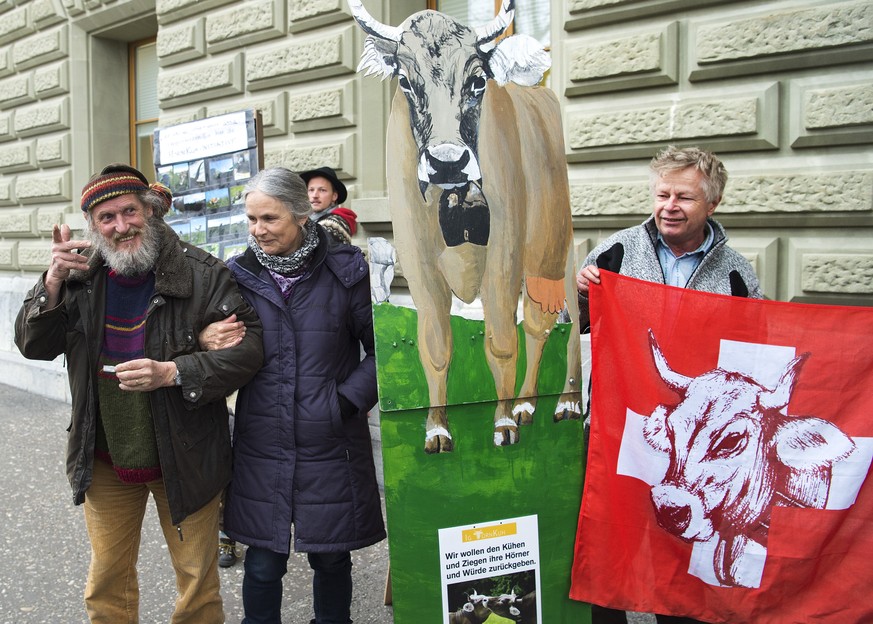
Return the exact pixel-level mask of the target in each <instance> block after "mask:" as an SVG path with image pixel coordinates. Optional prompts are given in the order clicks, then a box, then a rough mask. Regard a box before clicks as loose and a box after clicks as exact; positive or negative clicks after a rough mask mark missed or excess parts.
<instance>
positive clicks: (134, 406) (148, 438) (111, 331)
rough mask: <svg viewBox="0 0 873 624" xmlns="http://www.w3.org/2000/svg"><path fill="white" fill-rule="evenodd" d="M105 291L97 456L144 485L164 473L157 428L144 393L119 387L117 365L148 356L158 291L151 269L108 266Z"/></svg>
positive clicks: (125, 477)
mask: <svg viewBox="0 0 873 624" xmlns="http://www.w3.org/2000/svg"><path fill="white" fill-rule="evenodd" d="M106 283H107V291H106V326H105V328H104V335H103V350H102V352H101V354H100V369H99V371H98V373H97V391H98V397H99V401H100V417H99V420H98V431H97V443H96V449H95V453H96V455H97V457H99V458H101V459H103V460H104V461H108V462H109V463H111V464H112V467H113V468H114V469H115V472H116V474H118V477H119V479H121V481H123V482H125V483H145V482H148V481H154V480H155V479H158V478H160V476H161V466H160V460H159V458H158V447H157V442H156V439H155V426H154V422H153V420H152V414H151V410H150V407H149V397H148V394H147V393H145V392H130V391H123V390H120V389H119V387H118V378H117V377H116V376H115V374H114V373H107V372H104V370H103V367H104V366H105V365H112V366H114V365H116V364H119V363H121V362H127V361H128V360H135V359H139V358H142V357H144V344H145V324H146V311H147V310H148V305H149V300H150V299H151V296H152V293H154V289H155V275H154V273H152V272H149V273H147V274H146V275H144V276H142V277H137V278H128V277H123V276H121V275H117V274H116V273H115V272H114V271H112V270H109V275H108V280H107V282H106Z"/></svg>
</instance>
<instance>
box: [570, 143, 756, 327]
mask: <svg viewBox="0 0 873 624" xmlns="http://www.w3.org/2000/svg"><path fill="white" fill-rule="evenodd" d="M649 169H650V172H651V187H652V195H653V196H654V209H653V211H652V216H651V217H649V218H648V219H646V220H645V221H644V222H643V223H641V224H640V225H635V226H634V227H630V228H627V229H625V230H621V231H619V232H616V233H615V234H613V235H612V236H610V237H609V238H607V239H606V240H605V241H603V242H602V243H600V244H599V245H597V247H595V248H594V250H593V251H592V252H591V253H590V254H588V257H587V258H585V262H583V263H582V269H581V270H580V271H579V273H578V274H577V275H576V288H577V289H578V290H579V311H580V316H581V324H580V326H581V327H583V328H584V327H587V326H588V325H589V317H588V289H589V286H590V285H591V284H599V283H600V269H606V270H607V271H613V272H615V273H620V274H621V275H627V276H629V277H635V278H638V279H643V280H647V281H650V282H658V283H660V284H669V285H671V286H679V287H681V288H691V289H693V290H701V291H705V292H712V293H720V294H724V295H735V296H738V297H751V298H754V299H761V298H763V294H762V293H761V287H760V285H759V284H758V278H757V277H756V276H755V271H754V269H752V266H751V265H750V264H749V261H748V260H746V259H745V258H744V257H743V256H742V255H740V254H739V253H738V252H737V251H735V250H733V249H731V248H730V247H728V246H727V235H726V234H725V231H724V228H723V227H722V226H721V224H719V223H718V222H717V221H715V220H714V219H712V213H713V212H715V209H716V207H717V206H718V204H719V202H721V198H722V193H723V192H724V186H725V183H726V182H727V171H726V170H725V168H724V165H723V164H722V163H721V161H720V160H719V159H718V157H717V156H716V155H715V154H713V153H711V152H707V151H704V150H701V149H698V148H696V147H686V148H677V147H674V146H672V145H671V146H669V147H667V148H666V149H664V150H662V151H661V152H659V153H658V154H657V155H656V156H655V157H654V158H653V159H652V162H651V163H649Z"/></svg>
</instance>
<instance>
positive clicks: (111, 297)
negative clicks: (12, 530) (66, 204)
mask: <svg viewBox="0 0 873 624" xmlns="http://www.w3.org/2000/svg"><path fill="white" fill-rule="evenodd" d="M171 200H172V195H171V194H170V191H169V189H167V188H166V187H164V186H162V185H159V184H154V185H151V186H149V183H148V181H147V179H146V178H145V176H144V175H143V174H142V173H140V172H139V171H137V170H136V169H134V168H133V167H129V166H127V165H122V164H115V165H109V166H107V167H105V168H104V169H103V170H102V171H101V172H100V173H99V174H96V175H94V176H93V177H92V178H91V179H90V180H89V181H88V183H87V184H86V185H85V188H84V189H83V191H82V211H83V212H84V216H85V221H86V223H87V228H86V233H85V234H83V238H82V239H80V240H71V235H70V228H69V226H67V225H64V226H61V227H58V226H55V227H54V231H53V234H52V247H51V264H50V266H49V268H48V270H47V271H46V272H45V273H44V274H43V275H42V277H41V278H40V279H39V280H38V281H37V283H36V285H35V286H34V287H33V288H32V289H31V291H30V292H29V293H28V294H27V296H26V298H25V300H24V305H23V306H22V308H21V311H20V312H19V314H18V318H17V319H16V322H15V343H16V344H17V345H18V348H19V349H20V350H21V353H22V354H23V355H24V356H25V357H27V358H30V359H39V360H53V359H55V358H56V357H57V356H58V355H60V354H64V355H65V357H66V363H67V369H68V374H69V380H70V389H71V392H72V403H73V405H72V423H71V426H70V429H69V439H68V447H67V476H68V478H69V480H70V485H71V486H72V489H73V500H74V502H75V504H77V505H78V504H81V503H84V515H85V524H86V526H87V529H88V536H89V539H90V542H91V566H90V569H89V572H88V580H87V583H86V586H85V608H86V611H87V613H88V617H89V618H90V620H91V622H100V623H106V624H110V623H111V624H118V623H123V622H128V623H131V624H133V623H135V622H138V618H139V615H138V611H139V588H138V584H137V574H136V560H137V554H138V551H139V543H140V533H141V530H142V518H143V514H144V512H145V506H146V504H147V501H148V497H149V493H151V495H152V497H153V498H154V500H155V505H156V507H157V511H158V517H159V518H160V524H161V529H162V531H163V533H164V538H165V540H166V542H167V548H168V550H169V552H170V557H171V560H172V564H173V568H174V570H175V572H176V586H177V588H178V591H179V595H178V598H177V600H176V606H175V611H174V614H173V618H172V622H173V623H174V624H181V623H192V624H193V623H195V622H196V623H198V624H200V623H209V624H211V623H215V624H218V623H220V622H224V612H223V607H222V602H221V595H220V593H219V581H218V567H217V565H218V552H217V550H216V548H215V536H216V535H217V533H218V513H219V511H218V509H219V505H218V503H219V494H220V492H221V491H222V490H223V489H224V487H225V486H226V485H227V483H228V482H229V480H230V468H231V448H230V436H229V432H228V413H227V406H226V403H225V396H226V395H227V394H228V393H230V392H231V391H232V390H234V389H236V388H238V387H240V386H242V385H244V384H245V383H246V382H248V381H249V379H251V378H252V376H253V375H254V374H255V372H257V370H258V369H259V368H260V366H261V364H262V361H263V343H262V336H261V333H262V332H261V325H260V321H259V320H258V318H257V315H256V313H255V312H254V310H253V309H252V308H251V307H250V306H249V305H248V304H247V303H246V301H245V299H243V298H242V296H241V295H240V293H239V291H238V289H237V285H236V282H235V281H234V279H233V276H232V275H231V273H230V271H229V270H228V269H227V267H225V266H224V264H222V263H221V262H220V261H219V260H217V259H216V258H215V257H213V256H211V255H209V254H208V253H206V252H205V251H202V250H200V249H198V248H196V247H194V246H192V245H189V244H187V243H183V242H182V241H180V240H179V237H178V236H177V235H176V233H175V232H174V231H173V230H172V229H171V228H170V227H169V226H168V225H166V223H164V220H163V215H164V214H165V213H166V211H167V209H168V208H169V206H170V203H171ZM223 319H229V320H230V321H232V322H233V321H236V322H239V323H242V324H243V325H244V328H245V331H244V335H243V337H242V340H241V341H239V344H237V345H236V346H233V347H231V348H227V349H222V350H220V351H210V352H205V351H201V350H200V348H199V346H198V344H197V335H198V334H199V333H200V330H201V329H203V328H204V327H206V326H207V325H208V324H209V323H212V322H214V321H218V320H223Z"/></svg>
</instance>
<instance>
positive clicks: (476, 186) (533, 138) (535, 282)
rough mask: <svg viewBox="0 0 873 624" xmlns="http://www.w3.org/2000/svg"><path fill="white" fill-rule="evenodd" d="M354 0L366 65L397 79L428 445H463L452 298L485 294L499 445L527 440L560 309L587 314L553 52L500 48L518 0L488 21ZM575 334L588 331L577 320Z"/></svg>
mask: <svg viewBox="0 0 873 624" xmlns="http://www.w3.org/2000/svg"><path fill="white" fill-rule="evenodd" d="M349 7H350V8H351V12H352V15H353V17H354V18H355V20H356V21H357V23H358V25H359V26H360V27H361V28H362V29H363V30H364V32H366V33H367V35H368V36H367V38H366V41H365V44H364V52H363V54H362V58H361V63H360V66H359V67H358V70H359V71H365V72H366V73H367V74H376V75H378V76H381V77H382V78H389V77H397V78H398V89H397V91H396V93H395V96H394V100H393V103H392V108H391V115H390V118H389V122H388V138H387V145H388V149H387V153H388V157H387V171H388V205H389V209H390V212H391V219H392V224H393V228H394V236H395V243H396V247H397V255H398V259H399V263H400V266H401V267H402V269H403V275H404V277H405V278H406V280H407V283H408V285H409V291H410V294H411V296H412V299H413V301H414V303H415V308H416V310H417V349H418V354H419V358H420V361H421V365H422V367H423V370H424V376H425V378H426V382H427V390H428V413H427V420H426V427H425V429H426V432H425V445H424V450H425V451H426V452H427V453H445V452H449V451H452V450H453V449H454V446H455V440H454V439H453V437H452V434H451V432H450V427H449V422H448V418H447V414H446V411H447V408H446V406H447V402H448V401H447V380H448V378H449V371H450V365H451V364H452V361H453V354H454V351H455V349H454V346H453V340H454V341H457V340H458V337H457V336H453V331H452V325H451V322H452V321H451V314H450V310H451V308H452V305H453V296H454V297H455V298H457V299H458V300H460V301H462V302H464V303H467V304H469V303H472V302H474V300H475V301H479V302H480V303H481V310H482V315H483V318H484V329H483V330H482V338H481V344H482V349H483V350H484V357H485V360H486V361H487V366H488V368H489V370H490V374H491V376H492V378H493V383H494V387H495V394H496V399H497V400H496V408H495V410H494V415H493V423H494V431H493V436H494V445H496V446H505V445H512V444H516V443H517V442H518V441H519V426H521V425H525V424H530V423H531V422H532V420H533V415H534V412H535V410H536V404H537V394H538V388H537V382H538V373H539V371H540V363H541V359H542V354H543V349H544V347H545V345H546V343H547V341H548V338H549V336H550V334H551V332H552V330H553V329H554V328H555V326H556V322H557V320H558V317H559V314H561V313H562V312H564V313H565V315H566V317H565V318H568V319H573V320H575V319H576V318H578V311H577V301H576V294H575V286H574V267H573V254H572V223H571V216H570V203H569V185H568V182H567V168H566V160H565V156H564V154H565V150H564V143H563V132H562V130H561V115H560V110H559V106H558V100H557V98H556V96H555V95H554V93H552V92H551V91H550V90H548V89H546V88H543V87H539V86H536V85H538V83H539V82H540V80H542V77H543V74H544V72H545V71H546V70H547V69H548V67H549V66H550V60H549V57H548V54H547V53H546V52H545V51H544V50H543V47H542V45H541V44H540V43H539V42H538V41H536V40H535V39H533V38H532V37H529V36H526V35H513V36H510V37H506V38H505V39H503V40H502V41H500V42H499V43H497V38H498V37H499V36H500V35H502V34H503V33H504V32H505V31H506V29H507V28H508V26H509V25H510V23H511V22H512V19H513V16H514V3H513V1H512V0H505V1H504V2H503V5H502V7H501V9H500V11H499V12H498V14H497V15H496V16H495V17H494V19H493V20H492V21H491V22H489V23H487V24H485V25H483V26H480V27H478V28H475V29H474V28H470V27H467V26H465V25H463V24H460V23H458V22H457V21H456V20H454V19H452V18H450V17H448V16H446V15H444V14H442V13H438V12H436V11H422V12H419V13H415V14H414V15H412V16H411V17H409V18H407V19H406V20H405V21H404V22H403V23H402V24H401V25H400V26H389V25H386V24H383V23H381V22H379V21H377V20H376V19H374V18H373V17H372V16H371V15H370V14H369V13H368V12H367V10H366V9H365V8H364V6H363V4H362V3H361V2H360V1H359V0H349ZM519 297H521V308H522V310H523V320H522V322H521V327H522V330H523V336H524V340H523V347H524V353H525V360H524V361H525V365H524V367H523V370H521V372H520V373H519V371H518V370H517V369H518V368H519V351H520V346H519V343H520V340H519V336H518V325H519V323H518V321H519V319H518V316H517V310H518V308H519ZM568 333H569V335H570V336H577V335H578V331H577V330H576V329H575V327H574V328H573V329H571V330H568ZM472 339H474V340H475V339H476V336H475V335H474V336H472ZM377 340H378V335H377ZM377 347H378V345H377ZM565 357H566V375H565V376H564V378H565V382H564V383H563V387H562V388H561V390H560V394H561V396H560V398H559V400H558V402H557V405H556V407H555V409H554V412H553V414H551V416H552V418H553V419H554V420H555V421H560V420H567V419H578V418H579V416H580V408H579V390H580V387H579V386H580V384H579V377H580V369H581V364H580V347H579V342H578V340H576V339H570V340H567V341H566V355H565ZM459 364H460V365H462V366H463V365H464V363H459ZM517 377H523V382H522V383H521V385H520V387H518V389H517V383H516V379H517ZM380 385H381V380H380Z"/></svg>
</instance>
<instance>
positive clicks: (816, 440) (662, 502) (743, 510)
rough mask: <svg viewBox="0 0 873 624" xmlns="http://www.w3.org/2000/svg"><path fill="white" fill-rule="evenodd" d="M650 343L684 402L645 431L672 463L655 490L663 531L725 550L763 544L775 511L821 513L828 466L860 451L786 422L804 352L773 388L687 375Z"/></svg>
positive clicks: (833, 432)
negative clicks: (737, 541)
mask: <svg viewBox="0 0 873 624" xmlns="http://www.w3.org/2000/svg"><path fill="white" fill-rule="evenodd" d="M649 340H650V345H651V349H652V354H653V356H654V360H655V365H656V368H657V369H658V374H659V375H660V377H661V379H662V380H663V381H664V383H665V384H666V385H667V386H669V387H670V388H671V389H672V390H674V391H675V392H676V393H677V394H679V396H680V397H681V401H680V402H679V404H677V405H675V406H672V407H669V406H665V405H659V406H658V407H657V408H655V410H654V412H653V413H652V414H651V416H650V417H649V418H647V419H646V424H645V428H644V435H645V438H646V440H647V441H648V442H649V444H650V445H651V446H653V447H654V448H656V449H658V450H661V451H663V452H665V453H667V454H668V455H669V468H668V469H667V473H666V475H665V476H664V478H663V480H662V482H661V483H660V484H658V485H656V486H654V487H653V488H652V502H653V504H654V507H655V513H656V516H657V519H658V523H659V524H660V525H661V526H662V527H663V528H665V529H666V530H668V531H669V532H670V533H673V534H674V535H676V536H678V537H680V538H682V539H684V540H687V541H706V540H708V539H710V538H712V537H713V536H714V535H715V534H716V533H718V534H719V535H720V539H721V540H722V541H724V540H725V539H731V538H729V537H728V538H726V537H725V536H726V535H728V536H734V537H735V536H737V535H741V536H743V539H745V540H749V539H751V540H754V541H756V542H758V543H760V544H766V537H767V530H768V528H767V527H768V525H769V520H770V509H771V507H772V506H773V505H774V504H789V505H797V506H803V507H818V508H821V507H823V506H824V503H825V502H826V498H827V490H828V486H829V482H830V467H831V465H832V464H833V463H834V462H836V461H839V460H840V459H843V458H845V457H846V456H847V455H848V454H849V453H851V452H852V450H853V449H854V446H855V444H854V442H853V441H852V439H851V438H849V437H848V436H847V435H845V434H844V433H843V432H842V431H840V429H838V428H837V427H836V426H834V425H833V424H831V423H829V422H827V421H825V420H822V419H820V418H811V417H795V416H789V415H788V413H787V406H788V402H789V399H790V398H791V394H792V392H793V390H794V386H795V383H796V380H797V376H798V374H799V373H800V370H801V368H802V367H803V364H804V362H805V361H806V359H807V358H808V357H809V354H808V353H804V354H802V355H800V356H798V357H796V358H794V359H793V360H792V361H791V362H790V363H789V364H788V366H787V367H786V368H785V370H784V372H783V373H782V375H781V378H780V379H779V381H778V383H777V384H776V387H775V388H773V389H769V388H766V387H764V386H763V385H762V384H760V383H758V382H757V381H756V380H755V379H752V378H751V377H749V376H747V375H744V374H742V373H738V372H734V371H727V370H723V369H720V368H716V369H714V370H711V371H709V372H707V373H704V374H702V375H700V376H698V377H686V376H684V375H681V374H679V373H677V372H675V371H673V370H672V369H671V368H670V366H669V364H668V363H667V360H666V358H665V357H664V354H663V353H662V352H661V349H660V347H659V346H658V343H657V341H656V340H655V337H654V335H653V334H652V332H651V331H650V332H649ZM731 543H732V542H731ZM731 543H728V546H730V545H731ZM727 563H728V564H729V563H731V562H729V561H728V562H727ZM717 567H718V563H717ZM716 572H717V575H718V570H716Z"/></svg>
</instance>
